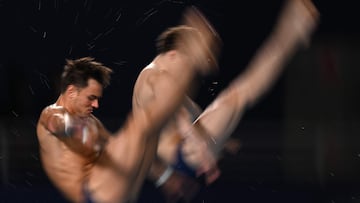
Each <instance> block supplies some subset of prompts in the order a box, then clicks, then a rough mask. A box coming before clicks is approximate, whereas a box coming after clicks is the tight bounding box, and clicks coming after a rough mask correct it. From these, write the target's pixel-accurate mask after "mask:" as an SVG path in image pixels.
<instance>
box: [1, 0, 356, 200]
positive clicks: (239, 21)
mask: <svg viewBox="0 0 360 203" xmlns="http://www.w3.org/2000/svg"><path fill="white" fill-rule="evenodd" d="M282 2H283V1H280V0H276V1H251V2H250V1H244V2H241V1H240V2H239V1H231V2H230V1H228V2H226V1H219V0H208V1H205V0H193V1H191V0H188V1H186V0H185V1H153V0H146V1H145V0H144V1H140V0H136V1H114V0H107V1H99V0H81V1H69V0H52V1H50V0H0V83H1V85H0V88H1V89H0V90H1V100H0V105H1V106H0V113H1V114H0V119H1V122H0V134H1V145H0V149H1V150H0V153H1V154H0V163H1V174H0V175H1V182H2V187H1V193H0V195H1V198H0V202H64V200H63V199H62V198H61V196H60V195H59V194H58V192H57V191H56V190H55V189H54V188H53V187H52V185H51V184H50V183H49V182H48V180H47V178H46V176H45V175H44V173H43V171H42V169H41V165H40V161H39V156H38V151H37V150H38V148H37V147H38V145H37V140H36V134H35V124H36V121H37V118H38V115H39V113H40V111H41V109H42V108H43V107H44V106H46V105H48V104H50V103H52V102H54V101H55V99H56V98H57V96H58V88H57V85H58V77H59V74H60V72H61V70H62V67H63V65H64V62H65V59H66V58H71V59H73V58H78V57H82V56H92V57H95V58H96V59H97V60H98V61H100V62H103V63H104V64H105V65H108V66H110V67H111V68H112V69H113V70H114V71H115V73H114V75H113V78H112V84H111V85H110V86H109V87H108V88H107V89H105V92H104V97H103V99H102V100H101V101H100V105H101V108H100V109H98V110H96V112H95V114H96V115H97V116H98V117H99V118H100V119H101V120H103V121H104V124H105V126H107V127H108V128H109V129H110V130H113V131H114V130H116V129H118V128H119V127H120V126H121V124H122V122H123V119H124V116H125V115H126V114H127V113H128V111H129V110H130V108H131V92H132V85H133V83H134V81H135V78H136V76H137V74H138V72H139V71H140V70H141V68H142V67H144V66H145V65H146V64H147V63H148V62H149V61H150V60H151V59H152V58H153V57H154V55H155V50H154V40H155V38H156V36H157V35H158V34H159V33H160V32H161V31H163V30H164V29H165V28H166V27H168V26H172V25H176V24H177V23H178V21H179V18H180V16H181V12H182V10H183V9H184V8H185V7H186V6H188V5H195V6H197V7H198V8H199V9H200V10H202V11H203V12H204V13H205V14H206V15H207V16H208V18H209V19H210V21H211V22H212V23H213V24H214V26H215V28H216V29H217V30H218V32H219V34H220V36H221V37H222V39H223V41H224V50H223V52H222V55H221V58H220V66H221V70H220V72H219V74H218V75H216V76H214V77H211V78H206V79H204V81H202V83H201V86H200V87H199V90H198V94H197V96H196V97H195V99H196V101H197V102H198V103H199V104H200V105H201V106H202V107H205V106H206V105H207V104H208V103H209V102H210V101H212V99H213V98H214V97H215V96H216V95H217V93H218V92H219V91H221V90H222V89H223V88H224V87H226V85H227V84H228V83H229V82H230V81H231V79H232V78H233V77H234V76H235V75H236V74H238V73H240V72H241V71H242V70H243V69H244V67H245V66H246V64H247V63H248V61H249V60H250V59H251V57H252V55H253V54H254V52H255V51H256V49H257V48H258V47H259V46H260V44H261V43H262V41H263V40H264V39H265V37H266V36H267V35H268V34H269V32H270V30H271V28H272V26H273V23H274V21H275V20H276V16H277V14H278V11H279V9H280V8H281V5H282ZM315 4H316V5H317V6H318V8H319V10H320V12H321V21H320V25H319V29H318V30H317V31H316V32H315V33H314V37H313V40H312V42H313V44H315V45H317V46H315V47H324V46H332V45H334V44H339V43H341V44H342V45H343V46H341V47H342V48H339V46H332V47H335V49H336V48H339V49H338V51H337V53H341V51H344V53H348V54H350V55H351V56H352V57H351V59H352V60H353V61H354V62H353V64H354V63H355V62H356V60H357V58H358V57H357V54H358V50H359V49H357V46H356V45H357V44H358V43H357V42H358V37H357V35H358V34H359V31H360V30H359V26H358V19H359V17H360V16H359V14H357V11H356V6H355V5H352V4H349V3H348V2H342V3H335V2H332V1H315ZM353 4H354V3H353ZM344 40H345V42H344ZM349 47H351V48H349ZM301 54H304V52H300V53H299V55H301ZM340 55H341V54H340ZM311 56H313V55H311V54H310V57H309V58H311ZM299 58H300V59H301V57H295V59H294V62H293V61H292V60H291V62H293V63H295V62H296V59H297V60H298V61H299V60H300V59H299ZM309 58H306V59H305V60H308V59H309ZM344 58H345V59H346V57H344ZM291 62H290V64H291ZM342 64H345V65H346V63H342ZM314 66H316V64H315V65H314ZM339 68H340V70H342V69H343V68H344V67H341V66H340V67H339ZM351 68H354V69H355V68H356V67H351ZM287 72H288V70H286V71H285V74H284V75H282V76H281V77H280V78H279V80H278V82H277V83H276V84H275V85H274V87H273V89H271V90H270V92H269V93H268V94H266V95H265V96H264V98H263V99H262V100H261V101H260V102H259V103H258V104H257V105H256V106H254V107H253V108H252V109H249V111H247V112H246V113H245V115H244V118H243V122H242V123H241V124H240V125H239V127H238V129H237V130H236V132H235V133H234V135H233V136H234V137H236V138H239V139H240V140H241V141H242V143H243V148H242V149H241V151H240V152H239V153H238V154H237V155H227V156H226V157H225V158H224V159H223V160H221V161H220V166H221V168H222V171H223V173H222V176H221V178H220V179H219V180H218V181H217V182H216V183H215V184H213V185H212V186H210V187H208V188H206V189H204V191H203V192H202V193H201V194H200V195H199V197H198V198H197V200H196V201H198V202H203V201H204V202H230V201H231V202H233V201H235V202H264V201H270V202H331V201H339V202H352V201H360V200H358V198H359V193H358V191H357V186H358V182H357V181H351V180H358V177H357V176H355V177H354V178H353V179H352V178H351V177H350V178H346V179H345V180H343V179H341V178H340V180H341V181H335V183H334V182H330V183H329V182H325V183H324V182H322V181H317V180H318V179H319V177H318V176H317V175H309V174H306V172H305V175H302V176H297V175H296V173H295V174H292V175H290V178H289V173H287V172H286V171H285V170H286V169H285V168H286V167H284V165H287V164H289V163H291V164H292V163H294V164H295V165H296V164H300V166H299V167H296V168H300V169H299V170H301V167H304V168H306V166H302V165H301V163H304V162H301V163H299V162H296V161H292V162H288V161H286V160H285V159H284V153H287V152H289V151H286V150H284V148H285V149H286V148H291V147H289V146H285V147H284V143H285V144H286V142H285V141H284V140H285V139H284V137H286V136H285V135H284V134H285V133H286V132H287V131H286V130H285V129H286V127H287V123H289V122H288V120H287V118H289V116H287V114H288V112H289V111H287V110H286V108H284V107H285V106H289V105H288V100H287V99H286V98H287V94H286V91H287V88H288V86H287V84H288V82H287V80H286V79H287V77H286V76H287V75H288V73H287ZM302 82H305V83H306V82H308V81H306V80H305V81H302ZM346 84H350V85H352V86H353V87H354V86H355V87H354V88H351V89H356V85H357V82H356V79H354V81H352V82H348V83H346ZM300 86H301V83H300ZM343 96H344V95H343V94H338V95H335V98H338V99H339V100H342V99H343ZM345 96H346V97H345V98H344V100H349V101H357V100H358V96H357V94H356V93H350V94H347V95H345ZM315 99H316V98H315ZM345 103H346V102H345ZM346 104H347V103H346ZM351 104H352V105H353V106H354V108H355V106H356V102H351ZM293 107H294V108H297V107H298V106H296V105H295V106H293ZM303 108H307V107H306V106H305V107H303ZM336 108H337V107H336ZM349 109H350V110H342V111H338V110H336V112H340V113H343V112H345V113H346V112H349V111H351V112H353V111H354V110H356V109H357V108H355V109H352V108H349ZM326 110H328V109H326ZM330 111H333V109H332V110H330ZM351 115H353V116H352V117H351V119H348V118H344V119H342V120H341V119H340V120H341V122H342V123H347V122H352V123H355V124H356V123H357V121H358V116H357V113H356V112H353V113H352V114H351ZM318 122H321V121H320V120H318ZM355 124H354V125H355ZM325 125H327V124H325ZM354 128H355V129H357V127H354ZM341 129H342V128H341ZM310 132H312V131H310ZM346 132H347V134H350V135H353V134H354V131H350V132H349V131H346ZM346 132H345V133H344V132H342V131H341V133H339V136H346V135H347V134H346ZM355 132H358V130H355ZM314 134H316V133H314ZM314 137H315V136H314ZM314 139H315V138H314ZM358 147H359V146H358V145H355V146H353V148H354V153H353V154H352V155H353V156H355V157H354V158H355V159H356V149H357V148H358ZM299 148H302V149H305V148H306V146H300V147H299ZM345 148H346V146H345ZM320 150H321V149H320ZM290 151H291V150H290ZM290 154H291V153H290ZM297 155H298V156H301V155H299V153H297ZM304 156H309V159H310V157H311V156H313V155H311V154H305V155H304ZM288 157H289V155H288ZM296 157H297V156H294V157H292V156H290V159H292V158H296ZM304 159H306V158H304ZM292 160H293V159H292ZM341 160H342V159H341ZM305 163H306V164H310V165H316V163H312V162H311V161H309V162H305ZM317 164H318V163H317ZM352 164H353V162H350V163H349V162H346V164H345V165H346V167H354V166H353V165H352ZM357 167H358V166H357V165H356V167H355V168H357ZM314 168H316V167H314ZM314 170H315V171H316V170H318V168H317V169H314ZM321 170H326V169H321ZM284 171H285V172H284ZM310 173H313V171H312V170H310ZM314 173H315V172H314ZM325 173H328V174H330V175H331V176H336V173H335V172H331V170H329V171H328V172H325ZM294 176H295V177H297V178H293V177H294ZM302 177H305V179H307V178H308V179H311V181H304V182H301V181H300V182H301V183H298V182H299V181H297V182H296V181H295V182H296V183H294V182H292V180H293V179H301V178H302ZM329 185H330V186H329ZM342 185H346V187H345V188H349V189H347V190H346V191H343V188H344V187H343V186H342ZM334 191H335V192H334ZM150 199H152V200H150ZM140 201H141V202H158V201H160V199H159V194H158V193H157V191H156V190H155V189H154V188H153V187H152V185H151V184H150V183H147V182H146V183H145V186H144V190H143V192H142V195H141V198H140Z"/></svg>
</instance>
